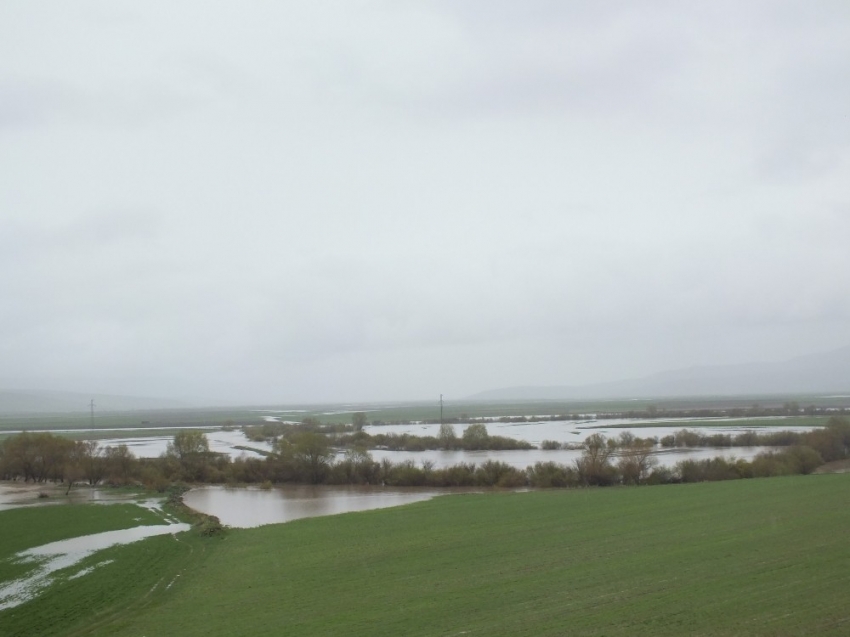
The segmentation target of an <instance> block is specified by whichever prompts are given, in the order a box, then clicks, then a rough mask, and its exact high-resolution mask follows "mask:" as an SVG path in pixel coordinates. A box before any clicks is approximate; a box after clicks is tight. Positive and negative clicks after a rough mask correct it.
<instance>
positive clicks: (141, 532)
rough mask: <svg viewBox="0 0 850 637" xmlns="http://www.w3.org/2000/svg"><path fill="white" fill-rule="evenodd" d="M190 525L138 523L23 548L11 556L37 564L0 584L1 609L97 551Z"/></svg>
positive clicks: (35, 592)
mask: <svg viewBox="0 0 850 637" xmlns="http://www.w3.org/2000/svg"><path fill="white" fill-rule="evenodd" d="M140 506H144V507H145V508H154V509H158V504H157V503H156V502H154V501H150V502H146V503H141V504H140ZM190 528H191V527H190V526H189V525H188V524H184V523H178V522H175V521H173V520H169V523H168V524H159V525H153V526H137V527H135V528H132V529H124V530H121V531H106V532H104V533H95V534H93V535H84V536H81V537H75V538H71V539H68V540H60V541H59V542H51V543H50V544H44V545H42V546H37V547H35V548H31V549H27V550H25V551H21V552H20V553H17V554H15V555H14V556H12V557H11V558H8V559H10V560H12V561H13V562H16V563H24V564H34V565H37V566H36V568H35V570H33V571H31V572H30V573H29V574H27V575H26V576H25V577H22V578H20V579H17V580H13V581H11V582H8V583H6V584H3V585H0V611H2V610H5V609H7V608H14V607H15V606H19V605H21V604H23V603H24V602H27V601H29V600H31V599H33V598H34V597H36V596H37V595H38V594H39V593H41V591H43V590H44V589H45V588H47V587H48V586H50V584H51V583H53V581H54V574H55V573H56V572H57V571H60V570H62V569H67V568H70V567H72V566H74V565H75V564H78V563H79V562H81V561H82V560H84V559H85V558H87V557H89V556H90V555H93V554H94V553H96V552H97V551H101V550H103V549H105V548H109V547H111V546H116V545H118V544H131V543H132V542H138V541H139V540H142V539H144V538H147V537H154V536H157V535H167V534H174V533H181V532H183V531H188V530H189V529H190ZM108 563H109V562H108V561H103V562H99V563H98V564H95V565H94V566H89V567H87V568H84V569H80V570H79V571H77V572H76V573H70V574H68V579H77V578H79V577H84V576H85V575H87V574H88V573H90V572H92V571H93V570H94V569H95V568H98V567H101V566H105V565H106V564H108Z"/></svg>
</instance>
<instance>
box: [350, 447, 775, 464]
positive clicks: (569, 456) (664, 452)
mask: <svg viewBox="0 0 850 637" xmlns="http://www.w3.org/2000/svg"><path fill="white" fill-rule="evenodd" d="M773 449H774V447H699V448H683V447H675V448H672V449H661V448H657V450H656V452H655V453H653V457H655V458H656V459H657V460H658V464H659V466H662V467H672V466H673V465H675V464H676V463H677V462H679V461H681V460H704V459H708V458H717V457H720V458H726V459H727V460H728V459H731V458H736V459H743V460H752V459H753V458H754V457H755V456H756V454H759V453H762V452H764V451H771V450H773ZM369 453H370V455H371V456H372V459H373V460H377V461H378V462H380V461H381V460H383V459H385V458H386V459H388V460H390V461H392V462H393V463H399V462H407V461H412V462H413V463H414V464H415V465H416V466H421V465H422V463H423V462H429V463H432V466H433V468H434V469H444V468H446V467H451V466H453V465H457V464H460V463H467V464H468V463H472V464H476V465H481V464H483V463H484V462H487V461H489V460H492V461H496V462H504V463H505V464H509V465H510V466H512V467H515V468H517V469H525V468H526V467H529V466H532V465H534V464H536V463H538V462H555V463H557V464H565V465H570V466H572V465H573V464H574V462H575V461H576V460H578V459H579V458H580V457H581V454H582V451H581V450H580V449H557V450H543V449H527V450H522V449H520V450H511V451H462V450H455V451H442V450H428V451H390V450H388V449H371V450H369ZM338 457H340V458H341V457H343V454H340V455H339V456H338ZM614 460H615V461H616V457H615V458H614Z"/></svg>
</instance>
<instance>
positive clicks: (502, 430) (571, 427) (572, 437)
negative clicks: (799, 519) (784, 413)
mask: <svg viewBox="0 0 850 637" xmlns="http://www.w3.org/2000/svg"><path fill="white" fill-rule="evenodd" d="M685 420H687V421H688V424H682V425H676V426H673V427H665V426H663V425H664V421H659V420H657V419H656V420H645V419H630V418H612V419H605V420H542V421H537V422H485V423H482V424H484V426H485V427H487V433H488V434H490V435H491V436H505V437H507V438H514V439H516V440H524V441H526V442H530V443H531V444H533V445H538V446H539V445H540V443H542V442H543V441H544V440H555V441H557V442H560V443H564V442H569V443H576V444H581V443H582V442H583V441H584V440H585V439H586V438H587V437H588V436H590V435H592V434H602V435H604V436H605V437H607V438H616V437H617V436H619V435H620V434H621V433H623V432H624V431H628V432H630V433H632V434H634V435H635V436H637V437H639V438H653V437H658V438H661V437H663V436H669V435H670V434H674V433H676V432H677V431H679V430H680V429H693V430H697V431H699V432H701V433H705V434H716V433H723V434H732V435H736V434H739V433H743V432H746V431H757V432H759V433H771V432H775V431H797V432H805V431H811V430H812V429H818V428H819V427H814V426H794V425H788V426H784V425H783V426H775V425H771V426H764V427H762V426H759V419H758V418H752V419H750V420H749V421H748V422H751V423H752V425H751V426H746V425H741V424H740V421H739V422H737V423H736V424H735V425H729V424H724V419H714V418H694V419H686V418H681V419H680V418H677V419H676V422H679V421H685ZM772 420H775V418H774V419H772ZM725 422H727V423H728V420H725ZM468 426H469V424H468V423H462V424H457V425H454V429H455V433H456V434H457V435H458V436H462V435H463V432H464V431H465V430H466V428H467V427H468ZM363 430H364V431H365V432H366V433H368V434H370V435H374V434H382V433H383V434H413V435H415V436H434V437H436V436H437V435H438V434H439V431H440V425H436V424H422V423H417V424H408V425H378V426H375V425H369V426H366V427H364V428H363Z"/></svg>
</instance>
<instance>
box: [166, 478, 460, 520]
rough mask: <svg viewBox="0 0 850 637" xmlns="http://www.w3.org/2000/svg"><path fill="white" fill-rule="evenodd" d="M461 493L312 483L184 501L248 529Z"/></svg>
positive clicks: (219, 491) (194, 494)
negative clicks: (315, 484)
mask: <svg viewBox="0 0 850 637" xmlns="http://www.w3.org/2000/svg"><path fill="white" fill-rule="evenodd" d="M461 492H468V491H464V490H462V489H427V488H407V489H404V488H390V487H363V486H339V487H337V486H334V487H329V486H308V485H286V486H280V487H274V488H271V489H259V488H254V487H239V488H227V487H200V488H197V489H192V490H191V491H189V492H187V493H185V494H184V495H183V502H185V503H186V505H187V506H189V507H191V508H193V509H195V510H196V511H201V512H202V513H206V514H207V515H214V516H216V517H217V518H218V519H219V520H221V522H222V524H226V525H228V526H234V527H240V528H249V527H255V526H262V525H264V524H279V523H281V522H291V521H292V520H298V519H300V518H312V517H318V516H322V515H336V514H338V513H349V512H351V511H368V510H370V509H383V508H386V507H393V506H399V505H402V504H410V503H412V502H421V501H423V500H430V499H431V498H433V497H435V496H438V495H444V494H447V493H461Z"/></svg>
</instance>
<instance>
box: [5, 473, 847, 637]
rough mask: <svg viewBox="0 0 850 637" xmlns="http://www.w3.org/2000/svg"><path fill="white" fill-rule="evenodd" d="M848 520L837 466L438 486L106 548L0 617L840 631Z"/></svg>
mask: <svg viewBox="0 0 850 637" xmlns="http://www.w3.org/2000/svg"><path fill="white" fill-rule="evenodd" d="M106 508H108V507H106ZM44 510H46V509H44ZM6 513H7V512H0V524H3V516H4V515H5V514H6ZM848 524H850V475H846V474H845V475H825V476H797V477H790V478H773V479H764V480H740V481H734V482H723V483H704V484H693V485H669V486H662V487H638V488H608V489H584V490H569V491H540V492H530V493H491V494H483V495H458V496H449V497H443V498H437V499H435V500H432V501H429V502H423V503H419V504H415V505H409V506H406V507H401V508H396V509H386V510H381V511H368V512H362V513H354V514H347V515H342V516H334V517H327V518H315V519H307V520H299V521H296V522H292V523H289V524H285V525H273V526H267V527H261V528H258V529H245V530H238V529H235V530H231V531H230V532H229V533H228V534H227V536H226V537H225V538H224V539H220V540H219V539H212V540H209V539H202V538H200V537H198V536H195V535H192V534H191V533H187V534H181V536H179V538H180V539H181V541H179V542H178V541H175V540H174V539H172V538H170V537H168V538H152V539H149V540H145V541H143V542H139V543H137V544H134V545H129V546H126V547H119V548H116V549H112V553H110V556H111V557H112V558H113V559H115V560H116V561H115V563H113V564H110V565H108V566H105V567H102V568H100V569H97V570H96V571H95V572H94V573H92V574H90V575H87V576H86V577H84V578H81V579H79V580H75V581H74V584H73V586H71V585H68V584H67V583H66V584H63V583H61V582H60V583H59V584H57V585H56V586H55V587H54V589H55V590H51V591H48V594H46V595H45V596H43V597H42V598H40V599H38V600H36V601H33V602H30V603H28V604H25V605H23V606H21V607H19V608H17V609H12V610H10V611H3V612H0V634H3V635H6V634H8V635H63V634H65V635H120V636H124V635H126V636H130V635H135V636H138V635H167V634H179V635H190V636H191V635H204V636H206V635H258V636H261V635H455V634H460V633H464V632H465V633H466V634H469V635H564V634H568V635H611V636H617V635H623V636H626V635H628V636H632V635H802V634H809V635H846V634H848V631H850V606H848V604H847V602H846V600H847V599H848V597H850V544H849V543H848V542H847V541H846V529H847V527H848ZM92 559H94V560H95V561H100V560H103V559H106V556H105V554H99V555H97V556H94V557H93V558H92ZM129 571H132V573H130V572H129ZM178 573H179V574H180V577H179V578H177V577H176V575H177V574H178ZM172 581H173V582H174V583H173V585H172V586H171V588H168V589H166V588H165V582H172ZM157 582H162V584H160V585H158V586H157V587H156V588H153V592H151V588H152V587H154V585H155V584H157ZM88 608H91V609H92V610H91V611H88V610H87V609H88ZM89 616H91V618H90V619H89ZM10 627H11V628H10ZM12 629H14V630H16V631H18V632H14V631H13V632H4V630H5V631H9V630H12Z"/></svg>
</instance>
